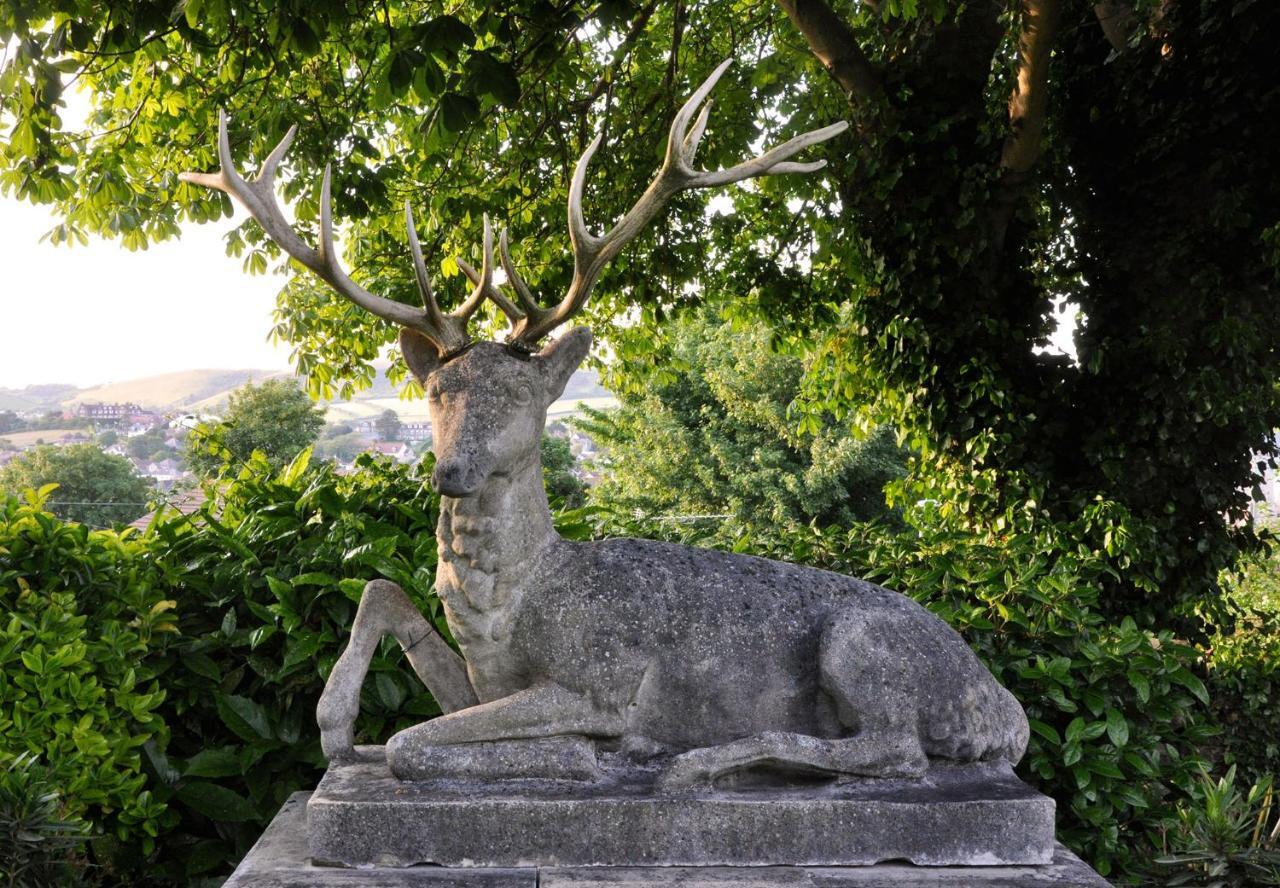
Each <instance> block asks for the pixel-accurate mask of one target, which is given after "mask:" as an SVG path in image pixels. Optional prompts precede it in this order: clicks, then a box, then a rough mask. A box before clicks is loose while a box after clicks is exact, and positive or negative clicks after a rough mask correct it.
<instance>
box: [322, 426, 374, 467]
mask: <svg viewBox="0 0 1280 888" xmlns="http://www.w3.org/2000/svg"><path fill="white" fill-rule="evenodd" d="M368 448H369V439H368V438H367V437H366V436H364V435H362V434H360V433H359V432H347V433H346V434H344V435H332V436H325V437H323V438H321V439H320V440H319V441H318V442H316V456H318V457H320V458H321V459H338V460H342V461H343V462H351V461H352V460H353V459H355V458H356V457H357V456H359V455H360V454H361V453H364V452H365V450H367V449H368Z"/></svg>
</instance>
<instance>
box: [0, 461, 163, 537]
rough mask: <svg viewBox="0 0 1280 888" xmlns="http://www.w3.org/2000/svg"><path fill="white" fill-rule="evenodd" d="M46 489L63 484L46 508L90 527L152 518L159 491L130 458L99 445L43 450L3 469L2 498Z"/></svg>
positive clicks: (0, 471) (68, 519) (0, 474)
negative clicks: (151, 508) (151, 502)
mask: <svg viewBox="0 0 1280 888" xmlns="http://www.w3.org/2000/svg"><path fill="white" fill-rule="evenodd" d="M46 484H57V485H58V489H57V490H56V491H54V492H53V494H52V495H51V496H50V498H49V500H48V502H47V503H46V506H47V507H48V509H49V511H51V512H53V513H54V514H55V515H57V516H58V517H59V518H61V519H62V520H64V521H76V522H79V523H81V524H87V525H89V526H90V527H110V526H112V525H114V524H125V523H127V522H129V521H132V520H134V519H135V518H138V517H140V516H142V515H144V514H146V512H147V502H148V500H149V499H150V497H151V496H152V494H153V492H154V491H153V490H152V489H151V485H150V484H149V483H148V482H147V479H146V478H141V477H139V476H138V475H137V474H136V473H135V472H134V471H133V465H132V464H131V463H130V462H129V461H128V460H127V459H125V458H124V457H122V456H113V455H111V454H109V453H103V452H102V451H101V450H100V449H99V448H97V447H95V446H94V445H93V444H72V445H71V446H69V447H52V446H49V445H42V446H40V447H35V448H33V449H31V450H28V451H27V452H25V453H23V454H22V455H21V456H18V457H15V458H14V459H12V460H10V461H9V463H7V464H6V465H4V466H3V467H0V494H9V495H12V496H20V495H21V494H22V492H23V491H24V490H27V489H31V490H39V489H40V488H41V487H43V486H45V485H46Z"/></svg>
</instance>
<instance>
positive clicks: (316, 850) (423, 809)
mask: <svg viewBox="0 0 1280 888" xmlns="http://www.w3.org/2000/svg"><path fill="white" fill-rule="evenodd" d="M368 752H369V754H368V755H366V756H365V758H366V760H365V761H364V762H360V763H353V764H348V765H341V766H331V767H330V768H329V771H328V773H327V774H326V775H325V777H324V779H323V780H322V781H321V783H320V786H319V787H318V788H317V789H316V792H315V794H314V795H313V796H312V798H311V801H310V803H309V806H308V822H309V829H310V848H311V856H312V857H313V858H315V859H316V860H318V861H322V862H325V863H333V864H342V865H347V866H360V865H370V864H379V865H396V866H408V865H411V864H419V863H431V864H440V865H444V866H499V867H519V866H649V865H664V866H767V865H778V864H786V865H792V866H830V865H865V864H874V863H878V862H881V861H885V860H907V861H910V862H912V863H916V864H922V865H928V866H951V865H960V864H967V865H995V864H1045V863H1049V862H1050V861H1051V860H1052V857H1053V848H1054V834H1053V830H1054V803H1053V801H1052V800H1051V799H1049V798H1047V797H1045V796H1043V795H1041V794H1039V793H1037V792H1035V791H1034V790H1032V789H1031V788H1030V787H1028V786H1026V785H1025V784H1024V783H1022V782H1021V781H1019V780H1018V779H1017V778H1016V777H1015V776H1014V775H1013V773H1012V771H1011V770H1010V769H1009V766H1008V764H1007V763H1005V762H990V763H980V764H970V765H953V766H936V767H934V768H932V769H930V771H929V773H928V775H926V776H925V777H924V778H922V779H891V780H845V781H838V780H827V781H813V782H810V783H808V784H803V785H801V784H796V783H792V784H790V785H786V786H783V785H778V784H776V783H769V784H765V785H758V784H740V785H738V786H735V787H733V788H722V789H701V790H688V789H686V790H666V789H664V788H663V787H662V785H661V783H660V776H661V771H660V770H659V769H652V770H646V769H637V768H636V767H635V766H633V765H632V764H630V763H628V762H622V761H620V760H619V758H620V757H619V756H618V755H617V754H612V755H602V756H601V774H600V776H599V777H598V779H595V780H591V781H585V782H583V781H573V780H524V781H504V782H483V781H476V780H434V781H421V782H416V783H406V782H403V781H400V780H397V779H396V778H395V777H394V776H393V775H392V774H391V773H390V771H389V770H388V768H387V766H386V764H385V763H384V762H383V761H381V760H380V757H379V756H378V755H377V754H376V751H375V750H372V749H371V750H368Z"/></svg>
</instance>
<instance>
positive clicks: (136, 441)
mask: <svg viewBox="0 0 1280 888" xmlns="http://www.w3.org/2000/svg"><path fill="white" fill-rule="evenodd" d="M168 436H169V431H168V430H167V429H165V428H163V427H161V428H154V429H148V430H147V431H145V432H143V433H142V434H141V435H133V436H132V437H130V438H128V439H126V442H125V445H124V446H125V449H126V450H127V451H129V455H130V456H131V457H133V458H134V459H146V460H162V459H165V458H167V457H170V456H174V455H175V454H173V453H172V452H171V451H170V449H169V447H168V445H167V444H165V441H166V440H167V439H168Z"/></svg>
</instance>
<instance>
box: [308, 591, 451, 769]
mask: <svg viewBox="0 0 1280 888" xmlns="http://www.w3.org/2000/svg"><path fill="white" fill-rule="evenodd" d="M385 635H393V636H395V638H396V640H397V641H398V642H400V646H401V647H402V648H404V652H405V656H406V657H407V658H408V660H409V665H410V666H411V667H413V671H414V672H415V673H417V675H418V678H420V679H421V680H422V683H423V684H424V685H426V687H427V690H428V691H430V692H431V695H432V696H433V697H435V699H436V702H437V703H439V704H440V708H441V710H443V711H444V712H456V711H457V710H459V709H465V708H466V707H469V706H472V705H474V704H475V702H476V695H475V691H474V690H472V688H471V681H470V679H468V678H467V666H466V661H464V660H463V659H462V658H461V657H459V656H458V655H457V654H456V653H455V652H454V651H453V649H452V648H450V647H449V645H448V644H446V643H445V640H444V639H443V638H441V637H440V636H439V634H438V633H437V632H436V631H435V628H434V627H433V626H432V625H431V624H430V623H429V622H428V621H427V619H426V618H425V617H423V616H422V614H421V613H419V612H418V609H417V607H415V606H414V604H413V602H412V601H410V600H409V597H408V596H407V595H405V594H404V590H402V589H401V588H400V587H399V586H397V585H396V584H395V583H391V582H388V581H387V580H373V581H372V582H370V583H369V584H367V585H366V586H365V587H364V594H363V595H361V597H360V606H359V608H358V609H357V610H356V618H355V620H354V621H352V624H351V639H350V640H349V641H348V642H347V648H346V650H345V651H343V652H342V656H340V657H339V658H338V661H337V662H336V663H335V664H334V665H333V671H332V672H331V673H330V674H329V680H328V682H326V683H325V687H324V693H323V694H321V695H320V702H319V704H317V706H316V722H317V723H318V724H319V725H320V746H321V749H322V750H323V751H324V754H325V755H326V756H327V757H328V758H330V759H341V758H348V757H350V756H351V755H352V754H353V752H354V746H353V744H354V740H355V720H356V716H357V715H359V713H360V688H361V686H362V685H363V684H364V679H365V675H366V674H367V673H368V671H369V662H370V661H371V660H372V659H373V655H374V654H375V653H376V652H377V648H378V642H379V641H381V640H382V638H383V636H385Z"/></svg>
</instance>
